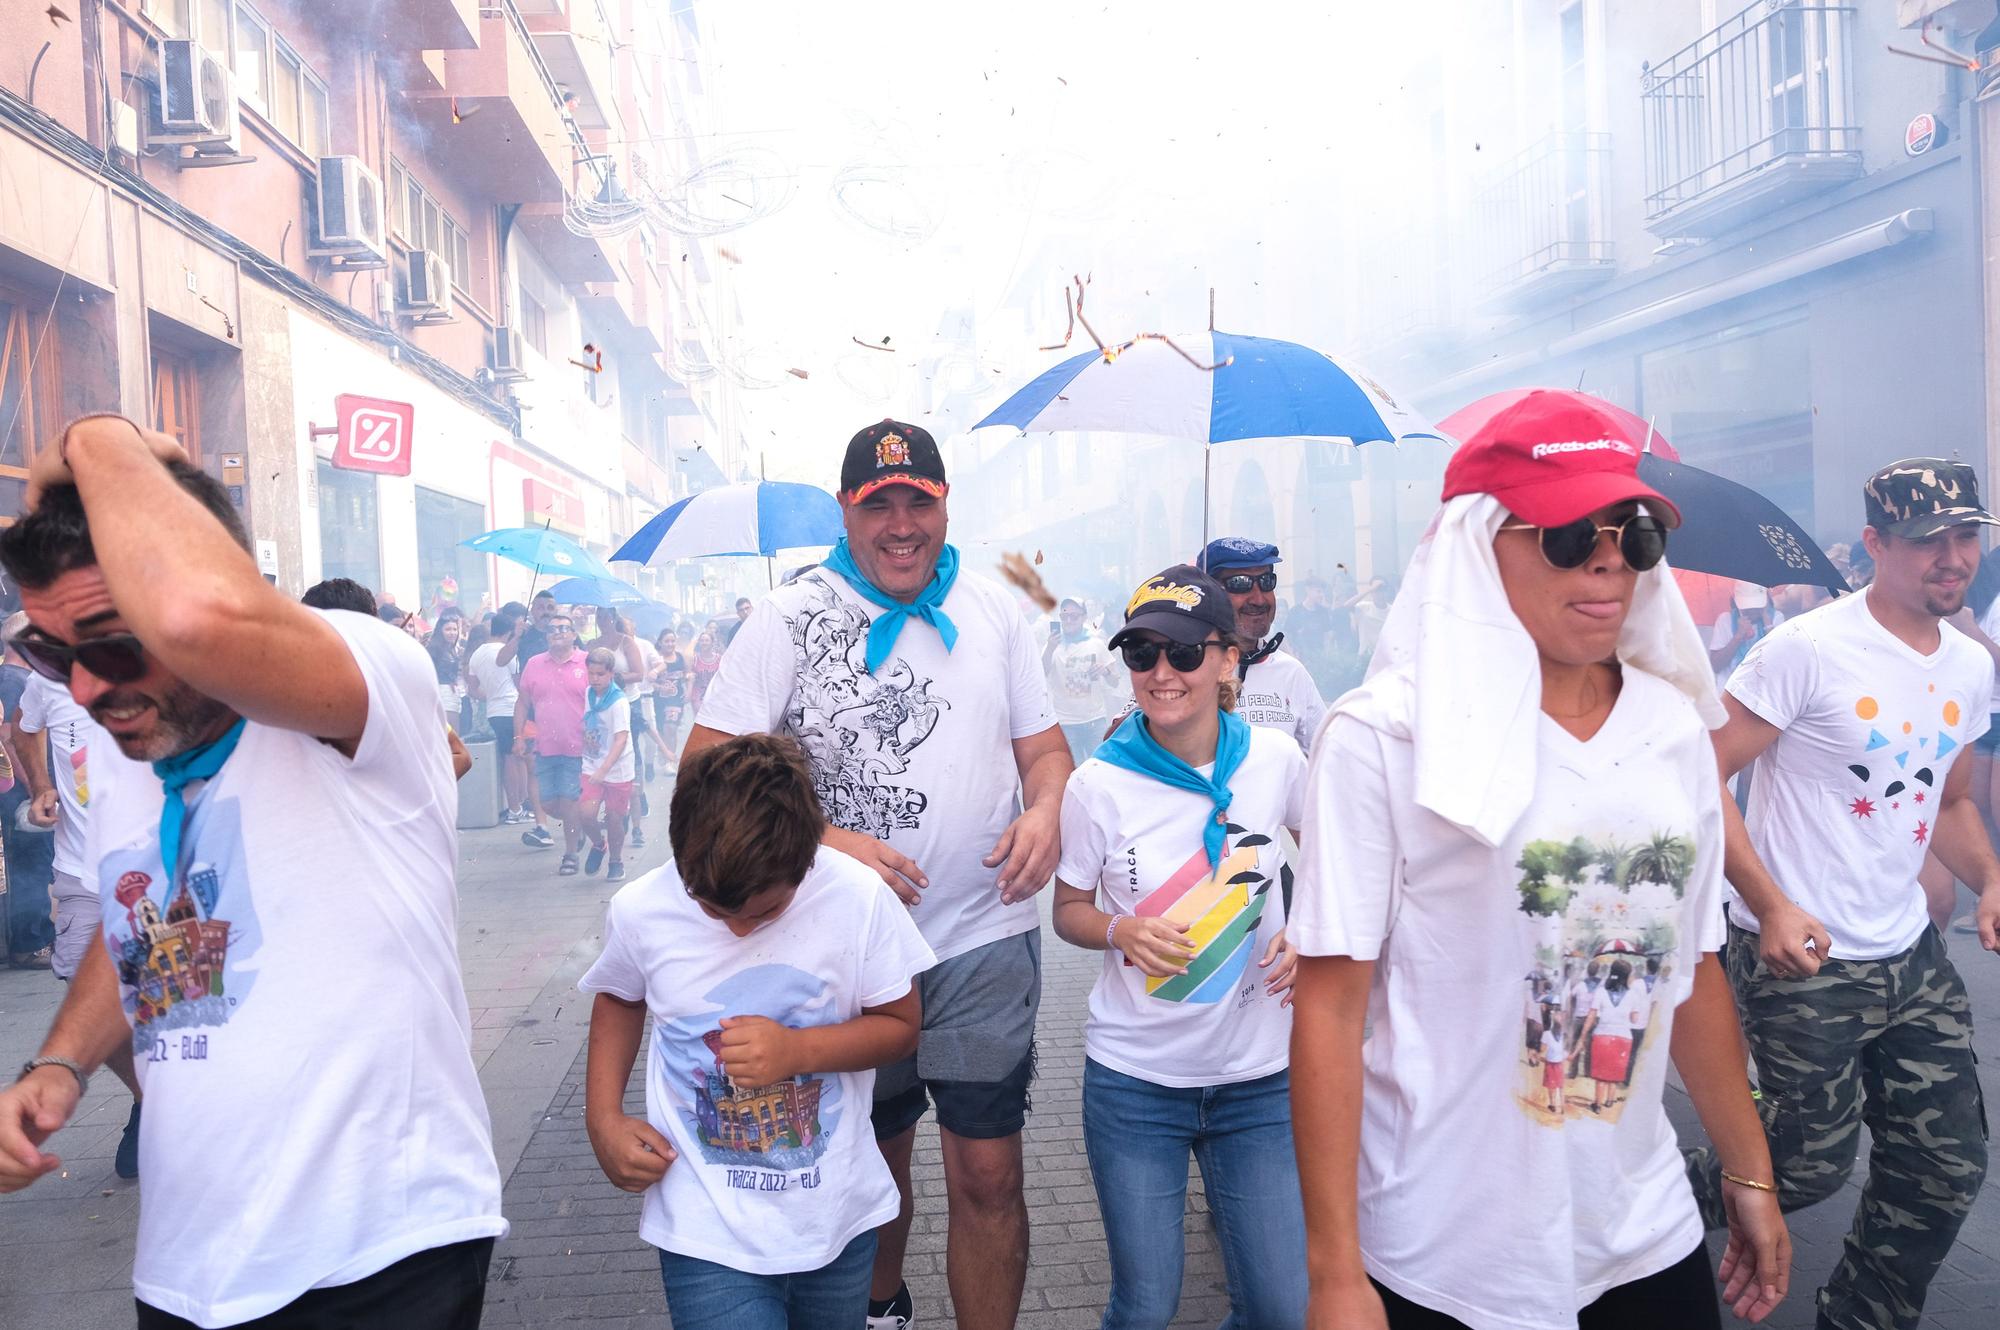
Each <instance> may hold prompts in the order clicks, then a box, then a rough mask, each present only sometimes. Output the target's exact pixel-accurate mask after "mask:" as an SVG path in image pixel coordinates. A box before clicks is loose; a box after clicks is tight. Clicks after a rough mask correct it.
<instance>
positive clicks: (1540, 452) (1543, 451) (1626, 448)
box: [1528, 439, 1638, 462]
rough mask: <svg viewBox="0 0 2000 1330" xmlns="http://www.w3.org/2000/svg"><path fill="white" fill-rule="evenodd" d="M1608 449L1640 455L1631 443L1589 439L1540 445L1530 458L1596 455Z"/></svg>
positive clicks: (1629, 454)
mask: <svg viewBox="0 0 2000 1330" xmlns="http://www.w3.org/2000/svg"><path fill="white" fill-rule="evenodd" d="M1606 448H1609V449H1611V450H1612V451H1614V452H1621V453H1624V454H1625V455H1626V456H1627V457H1637V456H1638V453H1637V451H1636V450H1634V449H1633V447H1632V445H1631V444H1629V443H1621V442H1619V441H1618V440H1617V439H1588V440H1581V441H1578V442H1574V443H1538V444H1536V445H1535V446H1534V449H1533V450H1532V451H1531V452H1529V454H1528V456H1530V457H1532V458H1534V459H1535V460H1536V461H1538V462H1539V461H1540V460H1541V459H1542V458H1544V457H1554V456H1556V455H1558V454H1560V453H1596V452H1602V451H1604V450H1605V449H1606Z"/></svg>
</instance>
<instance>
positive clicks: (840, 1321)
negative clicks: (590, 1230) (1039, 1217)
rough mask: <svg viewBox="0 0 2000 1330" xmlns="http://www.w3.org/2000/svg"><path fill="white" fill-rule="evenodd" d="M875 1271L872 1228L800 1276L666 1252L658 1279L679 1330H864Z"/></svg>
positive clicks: (675, 1327) (668, 1310) (661, 1261)
mask: <svg viewBox="0 0 2000 1330" xmlns="http://www.w3.org/2000/svg"><path fill="white" fill-rule="evenodd" d="M1304 1259H1305V1258H1304V1257H1303V1256H1301V1257H1300V1260H1302V1261H1303V1260H1304ZM874 1266H875V1231H874V1230H873V1229H870V1230H869V1231H868V1232H866V1233H863V1234H862V1235H861V1236H860V1237H858V1238H856V1239H855V1240H854V1241H852V1242H850V1243H848V1244H847V1248H846V1250H844V1251H842V1252H841V1253H840V1255H838V1256H836V1257H834V1258H833V1260H832V1261H831V1262H829V1263H828V1264H826V1265H823V1266H821V1267H820V1268H819V1269H817V1270H804V1271H801V1272H799V1273H798V1274H795V1275H753V1274H747V1273H745V1272H744V1271H742V1270H732V1269H730V1268H729V1267H728V1266H726V1265H717V1264H716V1263H715V1262H713V1261H702V1260H697V1259H696V1258H694V1257H692V1256H681V1255H678V1254H676V1253H674V1252H670V1251H663V1252H661V1253H660V1282H661V1283H662V1284H665V1285H666V1289H667V1315H668V1318H669V1319H670V1320H672V1321H673V1324H674V1330H725V1328H726V1330H820V1327H822V1326H838V1327H848V1326H851V1327H854V1328H855V1330H859V1327H860V1326H861V1323H862V1322H863V1321H865V1320H867V1319H868V1276H869V1274H870V1273H871V1272H872V1270H873V1269H874ZM1304 1268H1305V1267H1304V1266H1303V1265H1302V1266H1300V1269H1301V1270H1303V1269H1304Z"/></svg>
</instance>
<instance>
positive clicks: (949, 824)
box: [682, 420, 1072, 1330]
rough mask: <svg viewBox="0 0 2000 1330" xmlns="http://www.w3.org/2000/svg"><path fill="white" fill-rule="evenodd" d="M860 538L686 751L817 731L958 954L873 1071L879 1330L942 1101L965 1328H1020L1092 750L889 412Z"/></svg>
mask: <svg viewBox="0 0 2000 1330" xmlns="http://www.w3.org/2000/svg"><path fill="white" fill-rule="evenodd" d="M840 491H841V492H840V505H841V514H842V521H843V523H844V525H845V527H846V533H847V534H846V538H845V539H844V540H842V541H841V543H840V544H839V545H837V546H835V547H834V550H833V553H832V554H831V555H830V556H829V557H828V558H827V560H826V561H825V562H824V563H822V564H820V565H819V566H818V567H817V568H815V569H813V570H812V571H810V572H808V573H806V574H804V575H803V576H801V577H799V578H798V579H797V580H796V581H794V582H791V583H789V584H787V585H786V586H782V587H779V588H778V589H777V590H776V591H774V592H772V593H771V595H770V596H769V597H768V598H767V599H766V601H765V603H764V604H763V606H762V607H760V608H759V609H758V610H757V612H756V613H753V614H752V615H751V616H750V617H749V618H748V619H747V620H745V621H744V623H743V627H742V630H741V631H740V632H738V633H737V635H736V638H735V640H734V641H732V642H731V643H730V646H729V651H728V653H727V654H726V655H725V656H724V657H723V661H722V665H721V668H720V669H719V670H718V672H717V673H716V676H715V681H714V682H713V683H712V684H711V685H710V687H709V690H708V693H707V696H706V697H705V698H704V699H703V702H702V707H701V711H700V714H699V715H698V716H697V717H696V723H695V726H694V730H693V732H692V733H691V734H690V735H689V737H688V742H687V747H686V752H685V753H684V754H683V756H682V769H683V770H685V769H686V763H687V762H688V760H689V759H691V758H692V757H693V756H694V755H695V754H697V753H699V752H700V751H701V750H702V749H704V748H707V747H709V746H711V745H713V744H716V743H719V742H721V741H722V740H723V739H725V738H727V737H729V736H731V735H736V734H748V733H770V734H783V735H788V736H791V737H793V738H796V739H797V740H798V741H799V743H800V744H801V745H802V746H803V747H804V749H805V751H806V756H807V758H808V760H809V761H810V763H811V765H812V771H813V782H814V785H815V787H816V789H817V792H818V796H819V802H820V804H821V806H822V807H823V808H824V809H825V812H826V819H827V823H828V826H827V830H826V833H825V836H824V841H825V843H826V844H827V845H829V846H832V847H833V848H835V849H838V850H842V851H845V852H846V853H847V854H849V855H852V856H853V857H855V858H857V859H859V860H861V861H862V862H863V863H865V864H867V865H868V866H869V867H871V868H873V869H874V870H875V871H876V872H878V873H879V874H880V875H881V877H882V879H883V881H885V882H887V883H888V884H889V886H890V887H891V888H892V889H893V890H894V891H895V892H896V894H897V895H898V896H900V897H901V898H902V899H903V900H904V901H905V902H906V903H907V904H908V905H909V906H910V908H911V909H912V911H913V917H914V919H915V920H916V923H917V927H918V928H919V929H920V930H922V932H923V936H924V940H925V941H926V942H927V943H928V944H929V945H930V947H931V950H932V951H933V952H935V953H936V955H937V958H938V963H937V965H936V966H934V967H932V968H931V969H930V970H928V971H927V972H925V974H924V975H923V976H922V977H921V978H920V979H919V981H918V988H919V991H920V993H921V995H922V1000H923V1013H924V1029H923V1033H922V1035H921V1036H920V1037H919V1040H918V1044H917V1051H916V1055H915V1056H914V1057H913V1058H909V1059H905V1060H904V1061H902V1062H899V1063H895V1064H892V1065H890V1066H887V1067H884V1068H883V1069H882V1070H881V1072H880V1073H879V1075H878V1076H877V1077H876V1081H875V1113H874V1116H875V1132H876V1136H877V1138H878V1139H879V1140H880V1142H881V1146H882V1153H883V1155H884V1157H885V1158H887V1159H888V1161H889V1166H890V1169H891V1171H892V1172H893V1173H894V1174H895V1177H896V1181H897V1185H898V1188H899V1189H900V1190H901V1192H902V1195H903V1208H902V1213H901V1215H900V1216H899V1217H898V1218H897V1219H896V1220H895V1221H893V1222H891V1223H890V1224H887V1225H885V1226H884V1227H883V1229H882V1231H881V1235H880V1238H881V1241H880V1244H879V1248H878V1251H877V1254H876V1258H875V1278H874V1288H873V1293H872V1297H871V1300H870V1301H871V1306H870V1323H871V1325H874V1326H879V1327H881V1328H882V1330H899V1327H901V1326H905V1325H908V1324H909V1323H910V1321H911V1320H912V1319H913V1318H914V1312H913V1309H912V1308H911V1305H910V1301H909V1293H908V1290H907V1288H906V1287H905V1286H904V1284H903V1279H902V1265H903V1250H904V1247H905V1244H906V1243H907V1241H908V1236H909V1224H910V1218H911V1213H912V1211H911V1203H910V1199H909V1198H910V1190H909V1187H910V1184H909V1176H910V1151H911V1146H912V1143H913V1142H914V1139H915V1131H916V1125H917V1122H918V1120H919V1119H921V1118H922V1116H923V1114H924V1112H925V1111H926V1108H927V1105H928V1100H929V1099H935V1100H936V1101H937V1107H938V1123H939V1126H940V1128H941V1132H940V1135H941V1137H942V1139H943V1147H944V1166H945V1183H946V1188H947V1193H948V1197H949V1205H950V1212H951V1230H950V1236H949V1242H948V1254H947V1266H948V1275H949V1278H950V1284H951V1291H952V1301H953V1303H954V1305H955V1307H956V1309H957V1314H958V1320H959V1324H960V1325H962V1326H965V1327H968V1330H982V1328H983V1327H992V1326H1010V1325H1012V1324H1013V1323H1014V1318H1015V1316H1016V1314H1017V1313H1018V1311H1019V1308H1020V1300H1021V1289H1022V1286H1023V1283H1024V1281H1025V1279H1026V1275H1027V1253H1028V1216H1027V1207H1026V1204H1025V1203H1024V1200H1023V1197H1022V1190H1021V1188H1022V1165H1021V1139H1020V1133H1021V1129H1022V1127H1023V1125H1024V1124H1025V1122H1026V1120H1027V1098H1028V1081H1029V1078H1030V1075H1031V1073H1032V1069H1033V1042H1034V1023H1035V1011H1036V1007H1037V1005H1038V1002H1039V998H1040V992H1041V947H1040V937H1039V918H1038V916H1037V914H1036V912H1035V909H1034V907H1033V906H1032V905H1031V904H1028V903H1027V902H1028V901H1029V899H1030V898H1031V897H1032V896H1033V895H1034V894H1035V893H1036V892H1038V891H1040V890H1041V889H1042V888H1043V886H1045V885H1046V884H1047V883H1048V881H1049V879H1050V877H1051V875H1052V874H1053V873H1054V871H1055V865H1056V860H1057V857H1058V851H1059V848H1060V847H1059V840H1060V836H1059V818H1060V811H1061V806H1062V792H1063V784H1064V782H1065V781H1067V780H1068V778H1069V774H1070V769H1071V765H1072V764H1071V760H1070V754H1069V747H1068V744H1067V743H1066V742H1065V741H1064V738H1063V734H1062V730H1061V728H1060V727H1059V726H1058V725H1057V724H1056V722H1055V717H1054V714H1053V711H1052V709H1051V707H1050V703H1049V694H1048V686H1047V683H1046V681H1045V680H1044V677H1043V673H1042V666H1041V659H1040V654H1039V650H1038V646H1039V644H1038V643H1036V642H1034V641H1033V640H1032V635H1031V633H1030V631H1029V628H1028V625H1027V624H1026V623H1024V622H1023V621H1022V618H1021V616H1020V614H1019V613H1018V612H1017V610H1016V609H1015V606H1014V600H1013V597H1012V596H1011V595H1010V594H1009V593H1008V592H1006V591H1005V590H1004V589H1003V588H1001V587H1000V586H998V585H997V584H995V583H994V582H992V581H990V580H988V579H986V578H984V577H980V576H978V575H976V574H973V573H969V572H962V571H960V568H959V553H958V550H957V549H955V548H954V547H952V546H950V545H948V544H946V543H945V537H946V500H947V494H948V489H947V486H946V483H945V472H944V461H943V458H942V457H941V456H940V455H939V453H938V448H937V444H936V443H935V442H934V441H933V440H932V439H931V436H930V435H929V434H928V433H926V432H925V431H924V430H922V429H919V428H917V427H916V426H913V425H905V424H901V423H898V422H896V421H892V420H885V421H882V422H881V423H879V424H876V425H870V426H869V427H868V428H866V429H864V430H862V431H861V432H860V433H858V434H856V435H855V436H854V437H853V438H852V439H851V440H849V442H848V445H847V452H846V457H845V460H844V462H843V465H842V467H841V483H840Z"/></svg>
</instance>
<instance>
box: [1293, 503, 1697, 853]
mask: <svg viewBox="0 0 2000 1330" xmlns="http://www.w3.org/2000/svg"><path fill="white" fill-rule="evenodd" d="M1507 517H1508V512H1507V509H1506V508H1505V507H1504V506H1503V505H1502V504H1501V503H1500V501H1499V500H1498V499H1496V498H1494V497H1493V496H1492V495H1489V494H1462V495H1460V496H1458V497H1457V498H1454V499H1451V500H1449V501H1447V502H1446V503H1445V505H1444V507H1443V508H1442V509H1440V510H1439V512H1438V515H1437V516H1436V517H1435V518H1433V519H1432V521H1431V525H1430V529H1429V530H1428V531H1426V532H1425V533H1424V537H1423V539H1422V540H1421V541H1419V542H1418V544H1417V552H1416V555H1415V557H1414V558H1412V559H1411V560H1410V566H1409V569H1408V571H1407V572H1406V573H1405V574H1404V578H1403V586H1402V590H1401V591H1400V592H1398V593H1397V596H1396V600H1395V603H1394V604H1393V605H1391V606H1390V607H1389V617H1388V619H1387V620H1386V621H1385V622H1384V623H1383V625H1382V636H1381V639H1380V641H1378V642H1377V643H1376V646H1375V655H1374V657H1373V658H1372V659H1371V660H1370V661H1369V665H1368V676H1367V679H1366V681H1364V682H1363V683H1362V685H1361V686H1360V687H1359V688H1356V689H1354V690H1353V691H1352V692H1350V693H1348V694H1347V695H1346V696H1344V697H1342V698H1341V699H1340V700H1339V701H1337V702H1335V703H1334V705H1333V707H1332V708H1331V710H1330V711H1329V712H1328V719H1329V720H1331V719H1332V717H1333V716H1337V715H1349V716H1353V717H1355V718H1356V719H1357V720H1360V721H1361V722H1362V723H1364V724H1366V725H1368V726H1369V727H1370V728H1372V729H1376V730H1380V731H1383V732H1385V733H1389V734H1393V735H1395V736H1396V737H1398V738H1407V739H1410V740H1411V741H1412V742H1413V743H1414V744H1415V749H1416V801H1417V803H1418V805H1419V806H1421V807H1423V808H1425V809H1428V810H1429V811H1430V812H1433V813H1435V814H1437V815H1438V816H1439V817H1441V818H1444V819H1445V820H1446V821H1448V822H1451V823H1453V824H1454V825H1456V826H1458V827H1461V828H1463V829H1464V830H1465V831H1466V832H1467V833H1469V834H1470V835H1471V836H1473V837H1474V838H1475V839H1477V840H1478V841H1480V842H1481V843H1482V844H1485V845H1489V846H1497V845H1499V844H1500V843H1501V842H1503V841H1504V840H1505V839H1506V838H1507V833H1508V832H1509V831H1510V830H1512V828H1513V826H1514V824H1515V823H1516V822H1518V821H1519V820H1520V818H1521V815H1522V814H1523V813H1524V812H1525V811H1527V807H1528V803H1529V800H1530V799H1531V798H1532V797H1533V795H1534V792H1535V763H1536V754H1537V751H1538V749H1539V742H1538V724H1539V716H1540V713H1541V705H1542V671H1541V657H1540V655H1539V653H1538V652H1537V651H1536V649H1535V643H1534V639H1533V638H1531V637H1530V636H1529V635H1528V630H1527V629H1526V628H1524V627H1523V626H1522V624H1521V621H1520V620H1519V619H1518V618H1516V617H1515V615H1514V611H1513V608H1512V607H1511V606H1510V605H1509V604H1508V602H1507V591H1506V588H1505V587H1504V586H1503V585H1502V584H1501V581H1500V563H1499V560H1498V558H1497V557H1496V556H1495V555H1494V553H1493V538H1494V536H1495V535H1496V534H1497V533H1498V532H1499V530H1500V526H1501V524H1502V523H1503V522H1505V521H1506V520H1507ZM1618 659H1619V660H1620V661H1622V662H1626V663H1629V664H1631V665H1634V666H1636V667H1638V668H1639V669H1643V670H1646V671H1648V672H1650V673H1653V674H1657V675H1659V676H1660V677H1661V678H1663V679H1665V680H1666V681H1667V682H1668V683H1671V684H1672V685H1674V687H1676V688H1678V689H1679V690H1680V691H1681V692H1683V693H1685V694H1687V696H1688V697H1689V698H1690V699H1692V700H1693V702H1694V704H1695V708H1696V710H1697V711H1698V712H1699V713H1700V715H1701V718H1702V721H1703V723H1704V724H1706V725H1707V726H1708V728H1710V729H1711V730H1713V729H1717V728H1719V727H1720V726H1721V725H1722V723H1723V720H1724V718H1725V716H1724V712H1723V709H1722V699H1721V697H1720V696H1719V695H1718V694H1717V692H1716V688H1715V672H1714V669H1713V668H1712V667H1711V666H1710V664H1709V659H1708V652H1707V650H1706V649H1705V648H1704V647H1703V644H1702V640H1701V634H1700V632H1699V631H1698V630H1697V629H1696V628H1695V625H1694V619H1693V618H1692V617H1691V616H1690V615H1689V613H1688V608H1687V602H1686V601H1685V600H1683V599H1682V598H1681V593H1680V588H1679V587H1678V586H1676V585H1675V583H1674V579H1673V575H1672V573H1671V572H1670V571H1669V569H1668V567H1667V564H1666V561H1665V560H1662V561H1661V562H1660V563H1659V564H1657V565H1655V566H1654V567H1652V568H1650V569H1648V570H1646V571H1645V572H1643V573H1640V574H1639V578H1638V586H1637V587H1636V588H1635V589H1634V591H1633V593H1632V606H1631V609H1630V611H1629V612H1628V613H1627V614H1626V616H1625V626H1624V629H1623V631H1622V632H1620V634H1619V637H1618ZM1406 690H1407V691H1406Z"/></svg>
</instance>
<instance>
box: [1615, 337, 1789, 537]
mask: <svg viewBox="0 0 2000 1330" xmlns="http://www.w3.org/2000/svg"><path fill="white" fill-rule="evenodd" d="M1639 391H1640V404H1639V410H1638V414H1640V415H1642V416H1645V417H1647V418H1649V419H1650V420H1652V421H1653V422H1654V424H1655V426H1656V427H1657V428H1658V429H1659V431H1660V434H1661V436H1662V437H1663V438H1665V439H1667V440H1669V441H1671V442H1672V444H1673V445H1674V447H1675V448H1677V449H1679V450H1680V454H1681V457H1682V458H1683V459H1684V460H1686V461H1688V462H1690V463H1692V464H1693V465H1695V466H1698V467H1701V468H1702V469H1703V470H1706V471H1714V472H1716V473H1717V474H1719V475H1724V476H1727V477H1729V478H1730V479H1731V480H1735V481H1740V482H1741V483H1743V484H1745V485H1748V486H1750V488H1752V489H1754V490H1758V491H1759V492H1761V493H1762V494H1764V495H1765V496H1766V497H1767V498H1769V499H1770V500H1771V501H1772V502H1774V503H1776V504H1777V505H1778V506H1779V507H1780V508H1783V509H1784V510H1785V511H1786V512H1788V513H1790V514H1791V515H1792V516H1793V517H1794V518H1796V519H1797V520H1798V522H1799V523H1800V525H1802V526H1804V527H1805V529H1806V530H1808V531H1811V530H1814V529H1815V526H1814V521H1813V516H1814V514H1813V429H1812V421H1813V416H1812V350H1811V346H1810V344H1809V342H1808V341H1807V330H1806V319H1805V311H1804V310H1790V311H1787V312H1786V313H1784V314H1780V315H1776V316H1774V317H1771V318H1767V319H1759V320H1757V321H1755V322H1753V323H1742V324H1737V325H1735V326H1734V327H1730V328H1724V329H1722V330H1721V331H1719V332H1714V333H1710V334H1708V335H1707V336H1704V337H1698V338H1695V339H1693V340H1692V341H1687V342H1683V343H1681V344H1680V345H1679V346H1672V347H1668V348H1666V349H1665V350H1662V351H1651V352H1648V353H1646V354H1645V355H1643V356H1641V357H1640V361H1639Z"/></svg>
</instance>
